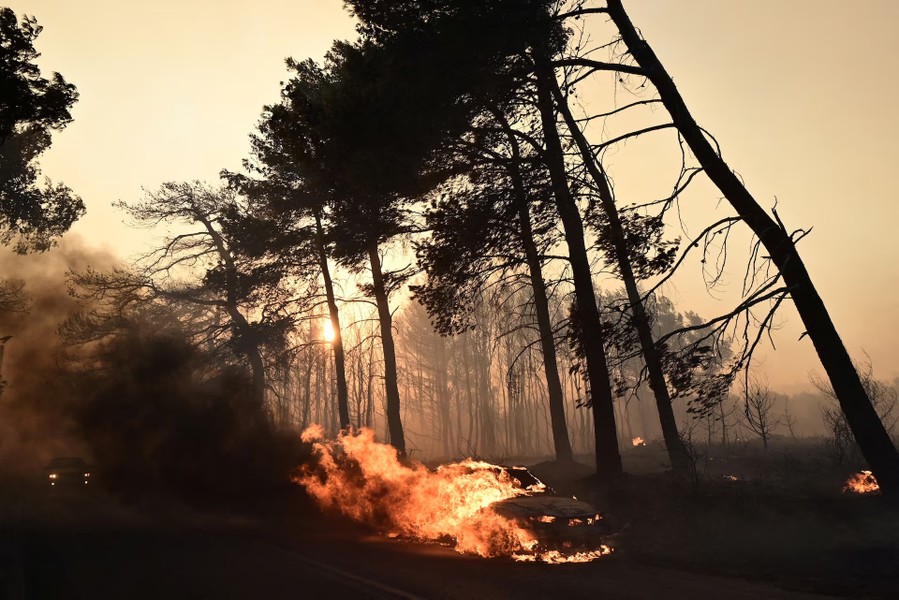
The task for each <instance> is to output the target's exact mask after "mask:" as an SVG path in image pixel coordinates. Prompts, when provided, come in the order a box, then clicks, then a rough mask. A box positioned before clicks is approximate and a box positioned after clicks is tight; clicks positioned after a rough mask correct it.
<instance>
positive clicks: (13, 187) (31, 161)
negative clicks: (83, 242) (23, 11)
mask: <svg viewBox="0 0 899 600" xmlns="http://www.w3.org/2000/svg"><path fill="white" fill-rule="evenodd" d="M40 32H41V27H40V26H39V25H38V24H37V21H36V20H35V19H34V18H33V17H24V18H23V19H22V21H21V22H20V21H19V20H18V19H17V18H16V15H15V13H14V12H13V11H12V9H9V8H2V7H0V242H2V243H3V244H9V243H11V242H13V241H15V249H16V250H17V251H18V252H22V253H24V252H27V251H33V250H38V251H41V250H46V249H48V248H49V247H50V246H51V245H52V244H53V242H54V239H55V238H57V237H58V236H60V235H62V234H63V233H64V232H65V231H67V230H68V229H69V227H71V225H72V223H74V222H75V221H76V220H77V219H78V218H79V217H80V216H81V215H82V214H84V204H83V203H82V201H81V198H79V197H78V196H76V195H75V194H74V193H73V192H72V190H71V189H69V188H68V187H66V186H65V185H63V184H61V183H60V184H55V185H54V184H52V183H51V182H50V181H49V180H48V181H47V182H46V183H45V184H44V185H40V184H39V183H38V176H39V175H40V169H39V168H38V165H37V157H38V156H40V154H41V153H43V152H44V151H45V150H46V149H47V148H49V147H50V143H51V134H52V132H53V131H59V130H61V129H63V128H64V127H65V126H66V125H68V124H69V123H70V122H71V120H72V117H71V114H70V113H69V109H70V108H71V107H72V105H73V104H74V103H75V101H76V100H77V99H78V93H77V91H76V90H75V86H74V85H72V84H70V83H67V82H66V81H65V79H63V77H62V75H60V74H59V73H54V74H53V76H52V77H51V78H50V79H47V78H44V77H42V76H41V72H40V69H39V68H38V66H37V65H36V64H35V61H36V59H37V58H38V56H40V55H39V54H38V52H37V51H36V50H35V49H34V40H35V38H37V36H38V35H39V34H40Z"/></svg>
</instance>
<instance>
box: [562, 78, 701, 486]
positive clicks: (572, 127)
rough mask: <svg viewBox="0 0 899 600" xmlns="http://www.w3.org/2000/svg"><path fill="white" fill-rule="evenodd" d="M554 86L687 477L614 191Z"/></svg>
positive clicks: (671, 444) (675, 457)
mask: <svg viewBox="0 0 899 600" xmlns="http://www.w3.org/2000/svg"><path fill="white" fill-rule="evenodd" d="M551 83H552V91H553V96H554V97H555V99H556V105H557V106H558V107H559V111H560V112H561V113H562V117H563V118H564V119H565V124H566V125H567V127H568V131H569V132H570V133H571V135H572V137H573V138H574V141H575V144H577V147H578V151H579V152H580V154H581V158H582V159H583V161H584V165H586V167H587V171H588V172H589V173H590V177H591V178H592V179H593V182H594V183H595V184H596V187H597V190H598V191H599V200H600V205H601V206H602V210H603V212H604V213H605V215H606V218H607V219H608V220H609V233H610V234H611V235H610V237H611V240H610V241H611V242H612V247H613V248H614V249H615V257H614V258H615V262H616V263H617V264H618V273H619V276H620V277H621V280H622V281H623V282H624V289H625V291H626V292H627V301H628V304H630V308H631V316H632V318H633V325H634V328H635V329H636V330H637V337H638V338H639V339H640V350H641V352H642V353H643V360H644V361H645V362H646V370H647V372H648V373H649V387H650V389H651V390H652V392H653V394H654V395H655V399H656V408H657V409H658V411H659V422H660V423H661V425H662V436H663V437H664V439H665V446H666V447H667V449H668V460H670V461H671V467H672V468H673V469H674V470H675V471H678V472H680V473H686V472H687V468H688V458H687V452H686V448H685V447H684V443H683V441H682V440H681V438H680V433H679V432H678V430H677V422H676V421H675V419H674V410H673V409H672V408H671V394H669V393H668V383H667V382H666V381H665V370H664V369H663V368H662V358H661V356H660V355H659V350H658V347H657V346H656V343H655V340H654V339H653V337H652V327H651V326H650V324H649V319H648V318H647V315H646V309H645V307H644V305H643V301H642V300H641V298H640V290H639V289H638V288H637V278H636V277H635V276H634V269H633V267H632V266H631V259H630V251H629V249H628V247H627V239H626V238H625V233H624V227H623V226H622V225H621V218H620V216H619V214H618V207H617V206H615V199H614V198H613V197H612V188H611V186H609V180H608V177H607V175H606V173H605V171H604V170H603V169H602V165H601V164H600V163H599V161H598V160H596V156H595V155H594V154H593V150H592V149H591V148H590V143H589V142H588V141H587V138H586V137H585V136H584V134H583V132H582V131H581V128H580V127H579V126H578V123H577V121H576V120H575V118H574V115H572V114H571V109H570V108H569V106H568V100H567V98H565V96H564V95H563V94H562V90H561V89H559V84H558V83H557V82H556V79H555V77H553V80H552V82H551Z"/></svg>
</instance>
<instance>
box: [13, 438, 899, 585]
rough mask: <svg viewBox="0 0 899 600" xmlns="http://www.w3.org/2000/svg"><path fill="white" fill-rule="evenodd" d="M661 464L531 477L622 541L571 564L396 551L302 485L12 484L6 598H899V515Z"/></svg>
mask: <svg viewBox="0 0 899 600" xmlns="http://www.w3.org/2000/svg"><path fill="white" fill-rule="evenodd" d="M635 452H637V453H635ZM738 458H739V457H738ZM745 458H746V457H745V456H744V457H742V458H741V459H740V460H743V459H745ZM659 461H662V462H663V461H664V455H663V453H661V454H660V453H659V452H658V448H654V447H652V446H651V445H650V446H648V447H647V448H645V449H635V451H633V452H628V453H626V454H625V462H626V465H627V466H628V470H629V471H630V472H631V473H632V474H631V475H630V476H628V477H627V478H626V479H625V480H624V481H623V482H622V483H621V484H619V485H617V486H613V487H607V486H601V485H597V484H596V482H595V481H593V480H592V478H591V477H590V476H589V474H590V471H591V469H590V468H589V467H586V466H584V465H580V466H578V465H567V466H565V467H564V468H563V467H561V466H560V465H557V464H553V463H550V462H546V461H541V462H540V463H539V464H536V465H534V466H533V470H534V471H535V472H536V473H537V474H538V475H540V476H542V477H543V478H544V479H546V480H547V483H550V484H551V485H553V486H554V487H555V488H556V489H557V491H559V492H561V493H571V494H575V495H577V496H578V498H580V499H585V500H589V501H591V502H592V503H594V504H595V505H597V506H598V507H599V508H600V509H601V510H602V512H603V513H604V514H605V515H606V519H607V520H608V521H609V525H610V527H611V528H612V530H613V531H615V537H614V546H615V553H614V554H613V555H612V556H611V557H608V558H605V559H602V560H598V561H596V562H593V563H589V564H580V565H561V566H548V565H539V564H536V565H535V564H518V563H514V562H512V561H509V560H497V559H492V560H487V559H481V558H475V557H469V556H462V555H460V554H458V553H456V552H454V551H453V550H452V549H450V548H447V547H443V546H433V545H424V544H417V543H408V542H399V541H394V540H388V539H385V538H382V537H380V536H378V535H377V534H376V532H373V531H370V530H367V529H365V528H364V527H360V526H358V525H354V524H352V523H349V522H347V521H346V520H345V519H342V518H340V517H339V516H335V515H322V514H321V513H320V512H319V511H318V510H317V509H316V507H315V506H314V505H312V503H311V502H310V501H309V499H308V498H306V497H305V495H304V494H303V493H302V490H300V489H299V488H296V487H292V486H285V487H283V488H281V489H278V490H273V491H268V492H266V493H260V494H258V495H256V496H255V497H254V498H253V500H252V501H251V502H249V503H247V502H245V503H243V504H242V505H241V506H239V507H233V506H218V507H216V508H214V509H212V508H209V507H208V506H203V507H200V506H193V507H189V506H186V505H185V504H184V503H182V502H177V501H173V500H171V499H166V498H164V497H162V496H156V495H154V496H150V495H147V496H145V497H141V498H137V499H135V498H131V499H129V501H128V502H124V501H122V500H121V499H120V498H118V497H116V496H114V495H111V494H108V493H106V492H103V491H102V490H96V491H94V492H93V493H90V494H71V495H69V494H66V495H53V494H49V493H47V490H46V489H43V488H41V487H39V486H36V485H34V484H33V482H32V483H28V482H22V481H7V482H6V483H7V485H3V486H0V509H2V513H0V532H2V533H0V600H18V599H20V598H69V599H75V598H80V599H84V600H93V599H97V600H104V599H107V598H109V599H113V598H115V599H118V598H132V599H136V600H139V599H144V598H147V599H151V598H166V599H170V598H171V599H178V598H185V599H199V598H216V599H218V598H224V599H229V598H233V599H235V600H239V599H244V598H266V599H267V600H278V599H281V598H284V599H287V598H290V599H294V598H298V597H309V596H313V597H316V596H320V597H333V598H446V599H455V598H566V599H577V598H591V599H594V598H604V599H606V598H608V599H617V598H622V599H624V598H628V599H642V598H646V599H655V598H666V600H667V599H677V598H691V599H692V598H747V599H748V598H819V597H834V596H836V597H860V598H895V597H899V580H897V573H899V512H897V511H896V510H895V509H894V508H893V507H891V506H889V505H887V504H886V502H884V498H882V497H878V496H867V497H856V496H849V495H846V494H843V493H841V492H840V491H839V486H840V483H841V478H840V477H837V475H838V470H834V472H833V473H832V477H833V480H830V479H828V477H827V476H825V475H824V474H823V471H822V470H821V469H820V468H819V467H818V466H813V465H811V464H806V463H805V462H804V458H803V457H802V456H799V457H794V458H793V459H791V460H790V461H786V462H787V463H789V466H788V467H783V466H782V465H783V464H784V459H783V456H782V455H772V456H767V457H766V456H753V457H752V459H751V460H749V461H748V462H747V463H746V464H745V465H743V467H741V468H740V469H739V471H740V472H739V473H737V476H738V477H739V479H738V480H737V481H731V480H726V479H724V477H721V476H720V475H721V473H718V472H715V470H716V469H719V467H718V466H714V467H707V470H708V472H707V473H706V475H707V476H706V477H705V478H704V479H702V480H701V481H699V482H698V483H696V484H695V485H694V483H691V482H679V481H676V480H672V479H671V478H669V477H666V476H664V475H662V474H659V473H658V469H656V468H655V466H656V464H657V463H659ZM713 462H718V461H713ZM721 462H724V461H721ZM777 464H781V466H780V467H778V466H777ZM766 465H767V467H766ZM737 467H740V465H739V460H736V459H735V460H734V461H731V462H728V463H727V464H723V465H722V466H721V467H720V469H734V468H737ZM720 469H719V470H720ZM785 469H786V470H785ZM786 471H790V472H792V476H791V477H790V478H787V479H786V480H783V475H784V473H785V472H786ZM734 472H736V471H734ZM765 474H767V476H763V475H765ZM806 478H809V479H810V481H813V482H814V483H808V482H806V481H805V479H806Z"/></svg>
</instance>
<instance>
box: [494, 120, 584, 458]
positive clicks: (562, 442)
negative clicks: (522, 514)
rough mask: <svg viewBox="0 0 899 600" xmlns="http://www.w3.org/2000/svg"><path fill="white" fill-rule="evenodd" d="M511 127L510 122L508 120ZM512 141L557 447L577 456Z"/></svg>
mask: <svg viewBox="0 0 899 600" xmlns="http://www.w3.org/2000/svg"><path fill="white" fill-rule="evenodd" d="M504 125H505V127H508V125H507V124H504ZM508 137H509V144H510V145H511V148H512V160H513V164H512V166H511V167H510V169H509V175H510V177H511V179H512V187H513V188H514V190H515V198H516V208H517V209H518V229H519V233H520V235H521V243H522V245H523V247H524V254H525V259H526V261H527V264H528V274H529V276H530V279H531V289H532V290H533V293H534V311H535V312H536V314H537V327H538V329H539V331H540V349H541V350H542V352H543V372H544V374H545V375H546V391H547V395H548V401H547V402H548V404H549V417H550V421H551V423H552V434H553V447H554V449H555V452H556V460H565V461H572V460H574V458H573V456H572V452H571V440H570V438H569V437H568V426H567V424H566V423H565V397H564V396H563V394H562V381H561V379H560V378H559V367H558V363H557V362H556V342H555V336H554V335H553V326H552V319H551V318H550V316H549V301H548V300H547V298H546V282H545V281H544V280H543V271H542V265H541V262H540V253H539V252H538V250H537V244H536V243H535V242H534V231H533V227H532V226H531V214H530V207H529V206H528V199H527V192H526V191H525V189H524V182H523V181H522V179H521V172H520V171H519V170H518V168H519V167H518V165H519V160H520V159H521V153H520V150H519V147H518V140H517V139H516V138H515V136H514V135H512V134H511V133H510V134H509V136H508Z"/></svg>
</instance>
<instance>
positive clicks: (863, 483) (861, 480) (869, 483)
mask: <svg viewBox="0 0 899 600" xmlns="http://www.w3.org/2000/svg"><path fill="white" fill-rule="evenodd" d="M879 489H880V484H878V483H877V479H876V478H875V477H874V475H873V474H872V473H871V471H862V472H861V473H856V474H855V475H852V476H851V477H850V478H849V479H848V480H846V485H844V486H843V491H844V492H854V493H856V494H867V493H870V492H876V491H878V490H879Z"/></svg>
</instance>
